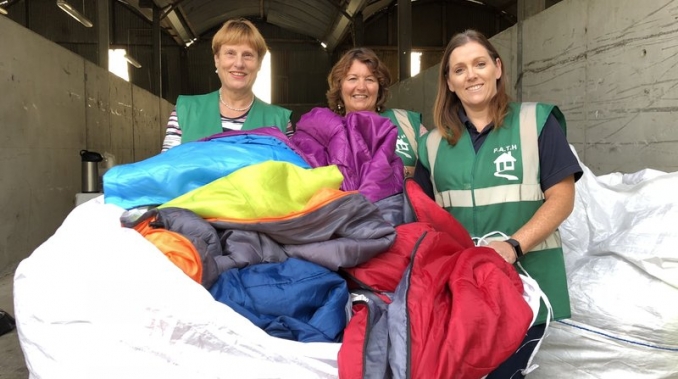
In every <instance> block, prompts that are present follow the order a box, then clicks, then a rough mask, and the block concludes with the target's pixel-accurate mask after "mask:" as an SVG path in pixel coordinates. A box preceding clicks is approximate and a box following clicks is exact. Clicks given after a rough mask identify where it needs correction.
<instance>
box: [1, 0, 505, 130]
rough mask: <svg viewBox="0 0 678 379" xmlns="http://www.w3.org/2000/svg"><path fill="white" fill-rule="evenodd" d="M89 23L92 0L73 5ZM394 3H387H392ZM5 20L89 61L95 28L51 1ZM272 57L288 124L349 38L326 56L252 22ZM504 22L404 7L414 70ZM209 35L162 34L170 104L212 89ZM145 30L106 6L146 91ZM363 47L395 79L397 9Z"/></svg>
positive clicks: (368, 27)
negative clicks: (469, 35)
mask: <svg viewBox="0 0 678 379" xmlns="http://www.w3.org/2000/svg"><path fill="white" fill-rule="evenodd" d="M73 4H74V6H76V7H77V8H78V9H82V10H83V13H84V14H85V15H86V16H87V17H89V18H90V19H92V20H93V21H94V22H95V23H96V15H97V12H96V5H97V0H83V2H82V3H80V2H75V3H73ZM394 4H395V3H394ZM9 17H10V18H11V19H13V20H14V21H16V22H18V23H20V24H23V25H24V26H27V27H28V28H29V29H31V30H33V31H34V32H36V33H38V34H40V35H42V36H44V37H45V38H47V39H50V40H52V41H54V42H56V43H58V44H60V45H62V46H64V47H66V48H68V49H69V50H71V51H73V52H74V53H76V54H79V55H81V56H83V57H84V58H86V59H88V60H90V61H92V62H95V63H96V62H97V53H98V44H97V36H96V31H95V30H94V29H86V28H84V27H83V26H82V25H80V24H78V23H77V22H76V21H75V20H72V19H71V18H70V17H69V16H68V15H67V14H65V13H64V12H62V11H61V10H59V8H58V7H57V6H56V4H55V1H54V0H30V1H28V0H22V1H19V2H18V3H16V4H14V5H13V7H12V12H11V13H10V15H9ZM255 23H256V24H257V26H258V27H259V29H260V30H261V32H262V34H263V35H264V37H265V38H266V40H267V42H268V44H269V48H270V50H271V52H272V71H273V77H272V79H273V80H272V91H273V93H272V97H271V98H272V101H273V102H274V103H278V104H280V105H283V106H286V107H288V108H290V109H292V110H293V111H294V115H293V120H296V119H297V118H298V117H299V116H300V115H301V114H302V113H304V112H306V111H308V110H309V109H311V108H312V107H314V106H323V105H325V104H326V99H325V92H326V91H327V74H328V73H329V70H330V68H331V66H332V64H333V63H334V62H335V61H336V59H338V55H339V54H340V53H341V52H343V51H345V50H346V49H348V48H350V47H352V40H353V38H352V35H351V34H350V33H349V34H348V35H347V36H346V38H345V40H344V42H343V43H342V44H340V45H339V46H338V47H337V49H336V50H335V51H334V52H332V53H331V54H330V53H328V52H327V51H325V50H324V49H323V48H322V47H321V46H320V45H319V43H318V41H315V40H313V39H311V38H309V37H306V36H303V35H300V34H297V33H294V32H291V31H289V30H285V29H282V28H279V27H276V26H274V25H272V24H268V23H263V22H259V23H257V22H255ZM511 25H512V21H511V20H510V19H509V18H507V17H502V16H498V15H497V13H496V12H493V11H492V10H490V9H488V8H487V7H483V6H480V5H478V4H474V3H471V2H458V1H454V2H450V1H442V0H420V1H417V2H415V3H413V4H412V45H413V50H415V51H421V52H422V53H423V55H422V58H421V69H422V70H425V69H427V68H429V67H431V66H434V65H436V64H438V63H439V61H440V57H441V55H442V51H443V50H444V48H445V45H446V44H447V41H448V39H449V38H450V36H452V35H453V34H454V33H455V32H458V31H461V30H464V29H466V28H475V29H478V30H480V31H482V32H483V33H485V34H487V35H488V37H489V36H492V35H494V34H496V33H498V32H500V31H502V30H504V29H506V28H508V27H509V26H511ZM217 29H218V27H215V29H214V30H212V31H211V33H207V34H206V35H205V36H203V37H202V38H201V39H200V40H199V41H197V42H196V43H195V44H193V45H192V46H190V47H189V48H184V47H181V46H178V45H177V44H176V42H175V41H174V40H173V39H172V38H171V36H169V35H168V34H167V33H163V35H162V56H161V66H162V73H161V74H162V87H163V93H162V97H164V98H165V99H166V100H168V101H170V102H175V101H176V97H177V96H178V95H179V94H197V93H206V92H210V91H214V90H216V89H217V88H218V87H219V80H218V78H217V76H216V75H215V74H214V62H213V57H212V52H211V36H212V35H213V33H214V32H216V30H217ZM151 37H152V25H151V23H150V22H148V21H147V20H146V19H144V18H142V17H141V16H139V15H138V14H137V13H135V11H133V10H132V9H131V8H129V7H127V6H125V5H123V4H122V3H120V2H118V1H112V2H111V47H112V48H125V49H127V50H128V52H129V54H130V55H131V56H133V57H134V58H135V59H136V60H138V61H139V62H140V63H141V64H142V68H140V69H136V68H133V67H131V66H130V78H131V81H132V82H133V83H134V84H135V85H137V86H139V87H141V88H143V89H146V90H148V91H150V92H154V91H153V88H151V85H152V82H153V81H152V74H153V73H152V72H151V67H152V63H153V55H152V41H151ZM364 40H365V44H366V45H367V46H370V47H372V48H373V49H374V50H375V51H376V52H377V54H378V55H379V56H380V57H381V58H382V59H383V60H384V62H385V63H386V65H387V66H388V67H389V69H390V70H391V73H392V74H393V77H394V80H395V79H396V78H397V73H398V72H399V70H398V67H399V66H398V55H397V44H398V41H397V9H396V7H395V6H391V7H390V8H387V9H385V10H383V11H381V12H380V13H378V14H376V15H374V16H373V17H371V18H370V19H368V20H367V21H366V23H365V35H364Z"/></svg>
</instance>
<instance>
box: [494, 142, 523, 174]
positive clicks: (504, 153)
mask: <svg viewBox="0 0 678 379" xmlns="http://www.w3.org/2000/svg"><path fill="white" fill-rule="evenodd" d="M513 150H517V146H516V145H512V146H507V147H498V148H495V149H494V152H495V153H501V155H499V157H497V159H495V160H494V167H495V170H496V171H495V172H494V176H496V177H498V178H506V179H508V180H518V177H517V176H515V175H511V174H510V172H512V171H515V169H516V167H515V166H516V159H515V158H514V157H513V155H511V152H512V151H513Z"/></svg>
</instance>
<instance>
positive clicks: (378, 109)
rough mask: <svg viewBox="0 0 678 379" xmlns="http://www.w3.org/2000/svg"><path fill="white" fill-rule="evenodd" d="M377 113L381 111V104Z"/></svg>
mask: <svg viewBox="0 0 678 379" xmlns="http://www.w3.org/2000/svg"><path fill="white" fill-rule="evenodd" d="M377 113H381V105H380V106H378V107H377Z"/></svg>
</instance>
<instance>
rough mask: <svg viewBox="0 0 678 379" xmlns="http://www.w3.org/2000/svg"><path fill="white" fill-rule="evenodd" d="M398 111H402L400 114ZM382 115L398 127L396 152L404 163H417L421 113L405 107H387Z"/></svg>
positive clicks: (407, 164) (411, 164) (409, 164)
mask: <svg viewBox="0 0 678 379" xmlns="http://www.w3.org/2000/svg"><path fill="white" fill-rule="evenodd" d="M396 112H400V114H399V115H398V116H396ZM380 115H381V116H384V117H388V118H389V119H390V120H391V122H392V123H393V124H394V125H395V126H396V127H397V128H398V141H397V143H396V154H398V156H400V158H401V159H402V160H403V164H404V165H405V166H414V165H416V164H417V140H418V139H419V126H420V125H421V114H420V113H417V112H412V111H407V110H403V109H386V110H385V111H383V112H382V113H380ZM408 123H409V124H408ZM405 128H408V130H407V131H406V130H405Z"/></svg>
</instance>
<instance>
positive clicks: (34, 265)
mask: <svg viewBox="0 0 678 379" xmlns="http://www.w3.org/2000/svg"><path fill="white" fill-rule="evenodd" d="M101 200H102V199H101V198H97V199H94V200H91V201H89V202H87V203H85V204H83V205H81V206H78V207H77V208H75V209H74V210H73V211H72V212H71V214H70V215H69V216H68V217H67V218H66V220H65V221H64V223H63V224H62V226H61V227H60V228H59V229H58V230H57V232H56V233H55V234H54V235H53V236H52V237H51V238H50V239H49V240H47V241H46V242H45V243H44V244H43V245H41V246H40V247H39V248H38V249H36V250H35V251H34V252H33V254H32V255H31V256H30V257H29V258H27V259H25V260H24V261H22V262H21V264H20V265H19V267H18V268H17V271H16V273H15V277H14V302H15V313H16V318H17V329H18V332H19V341H20V343H21V347H22V349H23V351H24V355H25V357H26V362H27V365H28V369H29V371H30V373H31V377H32V378H68V379H76V378H87V379H92V378H97V379H101V378H111V379H113V378H115V379H120V378H177V379H186V378H336V377H337V369H336V356H337V351H338V347H339V344H319V343H310V344H303V343H298V342H292V341H287V340H282V339H278V338H273V337H270V336H268V335H267V334H266V333H265V332H264V331H263V330H261V329H259V328H257V327H256V326H254V325H253V324H252V323H251V322H250V321H248V320H247V319H245V318H244V317H242V316H240V315H238V314H237V313H235V312H234V311H233V310H231V309H230V308H229V307H227V306H226V305H225V304H222V303H219V302H216V301H214V299H213V298H212V296H211V295H210V294H209V292H207V291H206V290H205V289H204V288H203V287H202V286H201V285H200V284H198V283H196V282H194V281H193V280H191V279H190V278H189V277H188V276H186V275H185V274H184V273H183V272H182V271H181V270H179V269H178V268H177V267H176V266H174V264H172V263H171V262H170V261H169V260H168V259H167V258H166V257H165V256H164V255H163V254H161V253H159V251H158V250H157V248H156V247H155V246H153V245H152V244H151V243H150V242H148V241H146V240H145V239H144V238H143V237H142V236H141V235H140V234H138V233H137V232H136V231H135V230H132V229H125V228H122V227H120V215H121V214H122V212H123V210H122V208H119V207H116V206H114V205H104V204H102V201H101Z"/></svg>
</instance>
